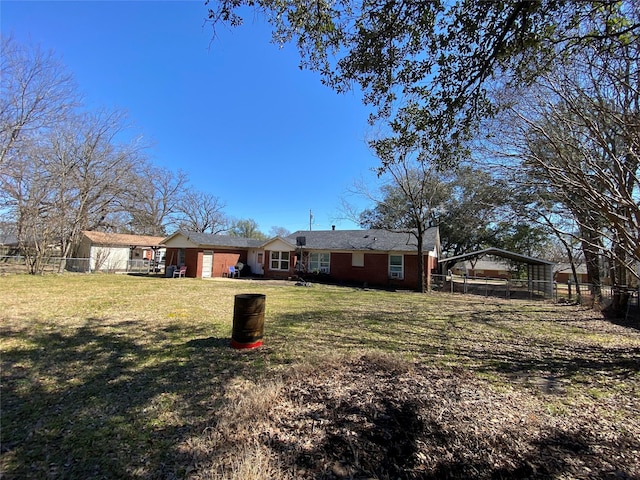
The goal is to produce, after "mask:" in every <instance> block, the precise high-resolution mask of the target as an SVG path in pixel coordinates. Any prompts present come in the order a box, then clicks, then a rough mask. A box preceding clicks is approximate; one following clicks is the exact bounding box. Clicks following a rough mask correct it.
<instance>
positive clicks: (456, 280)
mask: <svg viewBox="0 0 640 480" xmlns="http://www.w3.org/2000/svg"><path fill="white" fill-rule="evenodd" d="M431 288H432V290H436V291H442V292H448V293H459V294H469V295H483V296H487V297H501V298H506V299H526V300H552V301H555V302H581V303H584V304H593V301H594V285H592V284H586V283H582V284H575V283H558V282H549V281H543V280H527V279H524V280H520V279H518V280H514V279H503V278H486V277H465V276H462V275H432V276H431ZM617 289H618V290H621V291H622V292H623V293H624V294H625V295H628V297H629V302H628V304H629V305H630V306H631V307H635V308H640V294H639V293H640V291H639V290H638V288H637V287H624V286H623V287H617ZM614 293H615V289H614V288H612V287H610V286H606V285H604V286H600V297H601V302H602V303H604V304H606V303H608V302H610V301H611V299H612V298H613V296H614Z"/></svg>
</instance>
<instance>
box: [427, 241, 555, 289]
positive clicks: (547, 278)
mask: <svg viewBox="0 0 640 480" xmlns="http://www.w3.org/2000/svg"><path fill="white" fill-rule="evenodd" d="M485 256H492V257H501V258H505V259H507V260H511V261H512V262H515V263H520V264H523V265H526V266H527V289H528V291H529V293H530V294H531V295H532V294H533V293H541V294H543V295H544V297H546V298H553V266H554V265H555V262H550V261H548V260H543V259H541V258H533V257H528V256H526V255H521V254H519V253H515V252H509V251H507V250H502V249H500V248H486V249H484V250H478V251H475V252H470V253H465V254H463V255H458V256H455V257H449V258H443V259H441V260H440V261H439V262H438V263H440V264H441V265H446V264H450V263H456V262H460V261H464V260H469V259H471V258H482V257H485Z"/></svg>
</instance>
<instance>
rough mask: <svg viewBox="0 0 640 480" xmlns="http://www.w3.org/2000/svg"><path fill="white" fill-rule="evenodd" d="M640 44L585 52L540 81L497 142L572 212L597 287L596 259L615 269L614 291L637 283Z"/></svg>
mask: <svg viewBox="0 0 640 480" xmlns="http://www.w3.org/2000/svg"><path fill="white" fill-rule="evenodd" d="M639 66H640V43H639V42H638V41H637V39H636V41H633V42H631V41H629V40H628V39H622V40H621V41H620V42H619V43H618V44H617V46H616V48H615V49H611V50H602V49H599V48H595V47H594V48H593V49H585V50H584V51H582V52H579V54H576V55H574V57H573V58H572V63H570V64H567V65H565V66H564V68H562V69H555V70H553V71H552V72H550V73H548V74H545V75H544V76H541V77H539V78H538V80H537V81H536V85H535V88H532V89H530V90H528V91H527V92H523V94H522V95H521V97H520V98H519V100H518V101H517V102H514V105H513V107H512V108H511V109H510V111H509V112H508V113H509V114H508V115H505V118H506V119H507V120H506V122H508V123H505V124H508V126H509V128H508V129H505V128H501V134H500V136H499V137H496V142H497V141H498V140H499V141H500V142H501V143H502V149H501V150H502V152H503V155H504V156H505V157H512V158H513V157H514V156H515V157H517V158H518V159H521V160H522V161H518V162H516V163H515V164H513V163H511V166H512V167H514V168H518V169H525V171H526V172H527V175H526V176H525V177H521V178H525V180H526V181H527V183H528V184H529V185H534V186H535V187H536V189H537V190H538V192H542V193H543V194H544V195H545V196H546V197H547V198H549V199H552V200H553V202H552V203H551V204H552V205H553V204H559V205H562V206H563V207H564V210H565V211H567V212H570V213H571V215H572V218H573V221H574V222H575V225H576V227H575V228H573V229H572V231H571V232H566V233H571V234H572V235H574V236H575V238H576V239H577V240H578V241H580V242H581V243H582V244H583V251H584V256H585V259H586V261H587V265H588V267H589V268H590V269H591V271H590V273H591V274H592V280H593V281H596V282H597V281H598V280H599V279H598V278H594V276H595V275H596V274H597V275H598V277H599V272H598V270H597V266H598V262H597V257H598V256H599V255H601V253H606V255H607V256H608V257H609V258H610V260H611V263H612V265H614V267H615V268H613V269H612V270H611V275H612V284H613V285H614V286H622V285H625V284H627V283H628V279H629V278H631V277H636V278H637V276H638V273H637V265H638V262H639V261H640V246H639V245H640V207H639V205H640V182H639V178H640V176H639V173H640V172H639V165H640V159H639V157H638V151H640V130H639V129H638V119H639V118H640V69H639V68H638V67H639Z"/></svg>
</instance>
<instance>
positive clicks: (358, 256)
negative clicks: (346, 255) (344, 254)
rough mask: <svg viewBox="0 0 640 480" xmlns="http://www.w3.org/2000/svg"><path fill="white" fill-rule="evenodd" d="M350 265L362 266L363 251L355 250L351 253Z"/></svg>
mask: <svg viewBox="0 0 640 480" xmlns="http://www.w3.org/2000/svg"><path fill="white" fill-rule="evenodd" d="M351 266H352V267H364V253H362V252H357V253H352V254H351Z"/></svg>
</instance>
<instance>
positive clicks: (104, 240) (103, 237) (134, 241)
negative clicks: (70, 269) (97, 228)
mask: <svg viewBox="0 0 640 480" xmlns="http://www.w3.org/2000/svg"><path fill="white" fill-rule="evenodd" d="M82 233H83V235H84V236H85V237H87V238H88V239H89V240H91V242H92V243H95V244H98V245H112V246H116V245H120V246H128V247H130V246H137V247H157V246H160V245H161V244H162V241H163V240H164V237H151V236H148V235H129V234H125V233H107V232H92V231H88V230H86V231H83V232H82Z"/></svg>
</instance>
